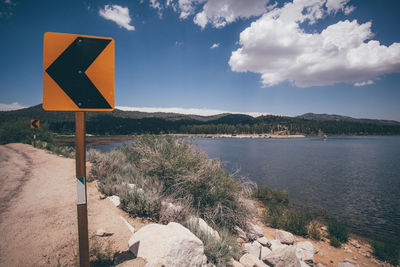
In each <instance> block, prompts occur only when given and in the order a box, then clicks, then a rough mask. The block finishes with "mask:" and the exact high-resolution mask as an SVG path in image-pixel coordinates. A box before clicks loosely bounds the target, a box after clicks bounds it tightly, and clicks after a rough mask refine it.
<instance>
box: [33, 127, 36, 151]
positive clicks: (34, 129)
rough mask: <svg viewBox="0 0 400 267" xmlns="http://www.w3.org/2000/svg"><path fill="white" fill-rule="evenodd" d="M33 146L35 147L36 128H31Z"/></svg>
mask: <svg viewBox="0 0 400 267" xmlns="http://www.w3.org/2000/svg"><path fill="white" fill-rule="evenodd" d="M33 147H36V128H33Z"/></svg>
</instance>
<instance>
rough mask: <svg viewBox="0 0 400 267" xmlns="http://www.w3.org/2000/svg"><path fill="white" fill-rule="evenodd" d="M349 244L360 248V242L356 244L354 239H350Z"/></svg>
mask: <svg viewBox="0 0 400 267" xmlns="http://www.w3.org/2000/svg"><path fill="white" fill-rule="evenodd" d="M350 244H351V245H352V246H353V247H356V248H361V246H360V244H358V242H357V241H356V240H350Z"/></svg>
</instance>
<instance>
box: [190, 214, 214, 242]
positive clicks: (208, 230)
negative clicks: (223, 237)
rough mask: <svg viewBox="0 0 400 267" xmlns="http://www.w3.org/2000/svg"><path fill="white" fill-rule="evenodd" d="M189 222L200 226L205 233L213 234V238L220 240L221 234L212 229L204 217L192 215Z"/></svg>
mask: <svg viewBox="0 0 400 267" xmlns="http://www.w3.org/2000/svg"><path fill="white" fill-rule="evenodd" d="M188 224H190V225H193V226H195V227H198V228H199V229H200V230H201V231H202V232H203V233H205V234H207V235H210V236H212V237H213V238H215V239H217V240H219V239H220V236H219V234H218V232H217V231H215V230H214V229H212V228H211V227H210V226H209V225H208V224H207V223H206V222H205V221H204V220H203V219H201V218H198V217H194V216H190V218H189V219H188Z"/></svg>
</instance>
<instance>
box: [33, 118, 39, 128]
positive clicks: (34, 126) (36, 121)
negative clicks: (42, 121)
mask: <svg viewBox="0 0 400 267" xmlns="http://www.w3.org/2000/svg"><path fill="white" fill-rule="evenodd" d="M38 122H39V120H33V121H32V127H33V128H39V125H37V123H38Z"/></svg>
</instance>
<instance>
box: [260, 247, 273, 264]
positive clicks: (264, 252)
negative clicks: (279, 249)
mask: <svg viewBox="0 0 400 267" xmlns="http://www.w3.org/2000/svg"><path fill="white" fill-rule="evenodd" d="M271 252H272V251H271V250H270V249H269V248H267V247H261V258H260V260H262V261H263V260H264V259H265V258H266V257H267V256H268V255H269V254H270V253H271Z"/></svg>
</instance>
